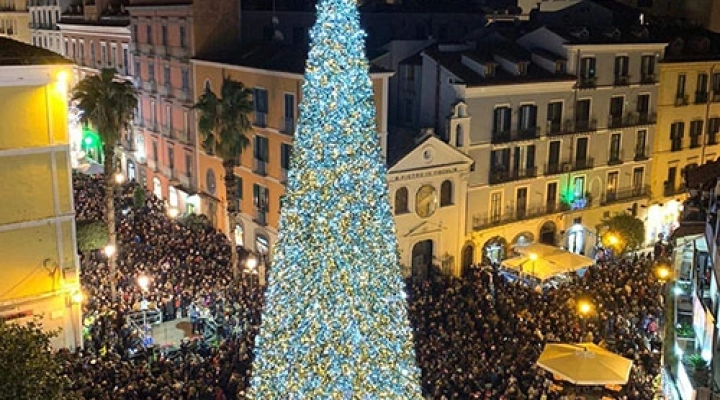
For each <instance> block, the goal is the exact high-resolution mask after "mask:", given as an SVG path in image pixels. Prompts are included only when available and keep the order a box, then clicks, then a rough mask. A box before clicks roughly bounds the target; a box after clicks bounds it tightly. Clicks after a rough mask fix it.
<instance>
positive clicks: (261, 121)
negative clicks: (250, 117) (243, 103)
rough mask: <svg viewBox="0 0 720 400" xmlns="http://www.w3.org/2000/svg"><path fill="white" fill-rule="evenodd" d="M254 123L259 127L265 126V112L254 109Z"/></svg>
mask: <svg viewBox="0 0 720 400" xmlns="http://www.w3.org/2000/svg"><path fill="white" fill-rule="evenodd" d="M255 125H256V126H259V127H263V128H264V127H265V126H267V113H266V112H261V111H255Z"/></svg>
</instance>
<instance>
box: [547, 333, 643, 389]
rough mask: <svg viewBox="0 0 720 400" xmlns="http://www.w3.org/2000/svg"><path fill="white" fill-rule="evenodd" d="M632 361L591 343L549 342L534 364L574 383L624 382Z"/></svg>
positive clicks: (600, 383)
mask: <svg viewBox="0 0 720 400" xmlns="http://www.w3.org/2000/svg"><path fill="white" fill-rule="evenodd" d="M632 364H633V362H632V360H629V359H627V358H625V357H622V356H620V355H617V354H615V353H613V352H611V351H608V350H605V349H603V348H602V347H600V346H597V345H595V344H593V343H577V344H566V343H551V344H547V345H545V349H544V350H543V352H542V354H540V358H538V360H537V365H538V366H540V367H541V368H543V369H545V370H547V371H549V372H551V373H553V374H554V375H556V376H558V377H559V378H561V379H563V380H565V381H568V382H570V383H573V384H575V385H624V384H626V383H627V381H628V379H629V378H630V369H631V368H632Z"/></svg>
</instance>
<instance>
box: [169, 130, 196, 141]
mask: <svg viewBox="0 0 720 400" xmlns="http://www.w3.org/2000/svg"><path fill="white" fill-rule="evenodd" d="M173 137H174V138H175V139H177V140H178V141H180V142H182V143H183V144H190V145H192V144H195V140H194V138H193V136H191V135H190V134H189V132H188V131H186V130H184V129H175V130H174V132H173Z"/></svg>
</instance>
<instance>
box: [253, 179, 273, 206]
mask: <svg viewBox="0 0 720 400" xmlns="http://www.w3.org/2000/svg"><path fill="white" fill-rule="evenodd" d="M268 203H269V202H268V189H267V188H266V187H264V186H260V185H258V184H257V183H256V184H254V185H253V205H254V206H255V208H257V209H258V210H263V211H267V210H268Z"/></svg>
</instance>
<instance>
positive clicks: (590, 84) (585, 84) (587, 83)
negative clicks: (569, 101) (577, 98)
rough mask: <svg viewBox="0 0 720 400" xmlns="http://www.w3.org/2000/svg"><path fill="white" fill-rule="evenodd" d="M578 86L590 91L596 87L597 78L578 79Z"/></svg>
mask: <svg viewBox="0 0 720 400" xmlns="http://www.w3.org/2000/svg"><path fill="white" fill-rule="evenodd" d="M578 84H579V85H580V88H581V89H591V88H594V87H595V86H597V78H596V77H594V76H586V77H580V81H579V82H578Z"/></svg>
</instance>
